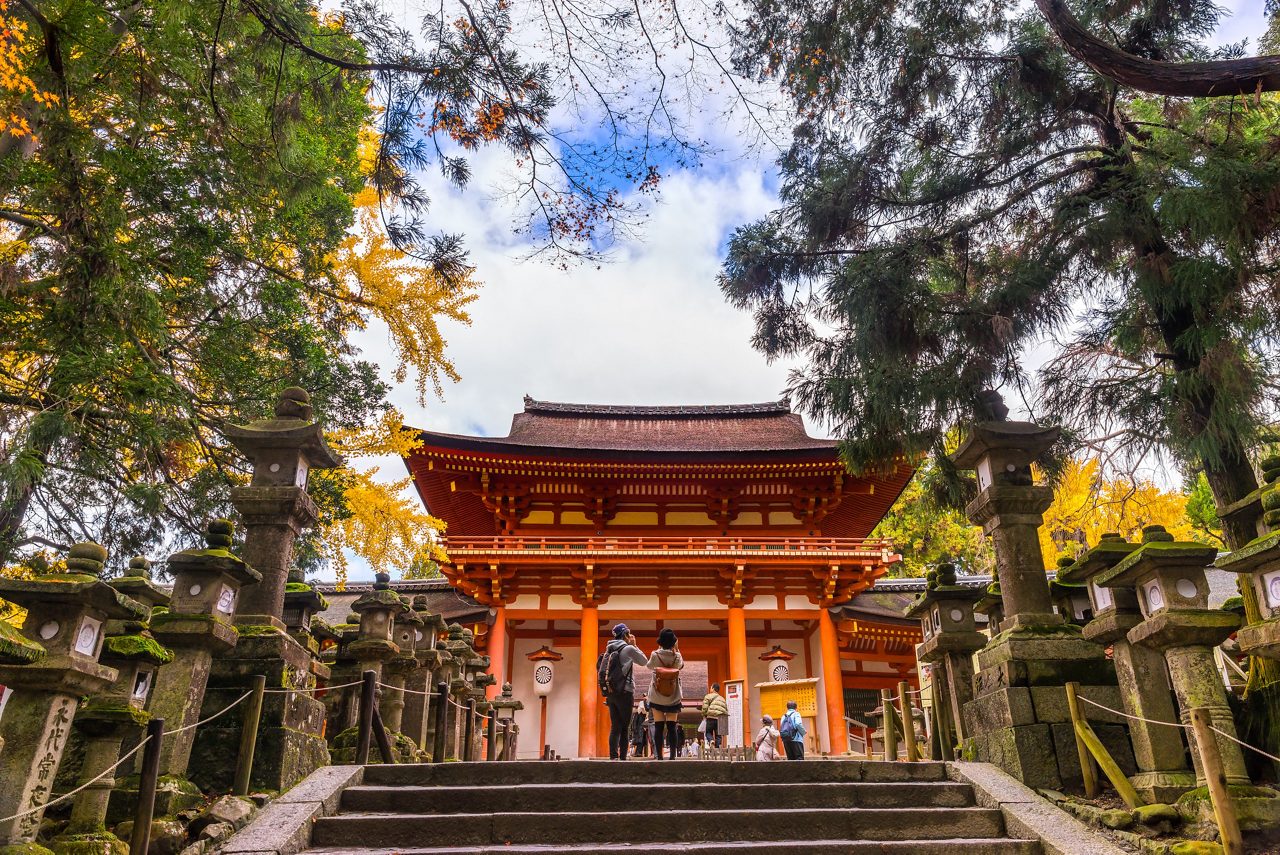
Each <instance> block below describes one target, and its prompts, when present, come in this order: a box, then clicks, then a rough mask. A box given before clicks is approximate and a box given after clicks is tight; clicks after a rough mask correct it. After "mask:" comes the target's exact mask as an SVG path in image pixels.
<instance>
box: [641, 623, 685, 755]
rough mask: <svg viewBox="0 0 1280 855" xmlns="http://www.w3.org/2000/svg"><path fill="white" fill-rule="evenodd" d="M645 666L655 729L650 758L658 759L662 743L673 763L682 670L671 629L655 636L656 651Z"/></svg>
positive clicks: (682, 660)
mask: <svg viewBox="0 0 1280 855" xmlns="http://www.w3.org/2000/svg"><path fill="white" fill-rule="evenodd" d="M647 664H648V666H649V670H651V671H653V682H652V683H651V684H650V685H649V708H650V709H651V710H653V721H654V728H655V732H654V735H653V752H654V757H656V758H657V759H658V760H661V759H662V745H663V743H664V742H665V743H666V744H667V747H668V748H669V749H670V751H671V754H670V757H671V759H672V760H674V759H676V757H677V756H678V755H677V751H678V749H679V743H678V742H677V739H678V736H677V735H676V733H677V731H678V730H679V728H680V726H679V725H678V724H677V723H676V722H677V720H678V719H679V718H680V707H681V704H680V701H681V694H680V669H681V668H683V667H684V658H683V657H681V655H680V645H679V640H678V639H677V638H676V633H675V630H673V629H671V627H664V628H663V630H662V632H660V633H658V649H657V650H655V651H653V655H652V656H650V657H649V661H648V663H647Z"/></svg>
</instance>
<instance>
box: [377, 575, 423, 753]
mask: <svg viewBox="0 0 1280 855" xmlns="http://www.w3.org/2000/svg"><path fill="white" fill-rule="evenodd" d="M401 599H403V598H401ZM419 639H422V640H423V641H425V640H426V635H425V633H424V632H423V621H422V616H421V615H419V614H418V613H417V612H415V611H414V610H413V608H412V607H411V606H410V604H409V603H405V610H404V611H403V612H401V613H400V615H399V617H397V618H396V622H395V640H396V646H397V647H399V648H400V652H399V653H397V654H396V655H395V656H392V657H391V659H390V660H388V661H387V664H386V669H385V670H386V683H387V686H388V687H389V688H388V689H387V693H386V696H385V698H384V703H383V709H384V713H383V717H382V719H383V723H384V724H385V725H386V727H387V729H388V730H390V731H393V732H395V733H400V732H401V727H402V724H403V718H404V707H405V693H404V689H405V680H406V679H407V678H408V677H409V675H411V674H413V673H414V672H415V671H417V670H418V669H419V668H421V667H422V666H421V664H420V663H419V662H418V658H417V656H416V655H415V650H416V649H417V646H418V641H419Z"/></svg>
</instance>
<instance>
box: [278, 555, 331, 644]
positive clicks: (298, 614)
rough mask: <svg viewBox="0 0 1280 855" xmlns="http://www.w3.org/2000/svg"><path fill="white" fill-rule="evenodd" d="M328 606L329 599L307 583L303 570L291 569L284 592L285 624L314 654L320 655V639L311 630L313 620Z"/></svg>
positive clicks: (296, 638) (294, 638)
mask: <svg viewBox="0 0 1280 855" xmlns="http://www.w3.org/2000/svg"><path fill="white" fill-rule="evenodd" d="M328 607H329V601H328V600H326V599H325V598H324V595H323V594H321V593H320V592H319V591H317V590H316V589H315V588H313V587H311V586H310V585H308V584H307V583H306V581H305V580H304V579H303V578H302V573H301V571H290V574H289V583H288V585H287V586H286V587H285V592H284V626H285V629H286V630H287V631H288V633H289V635H290V636H291V637H292V638H293V640H294V641H296V642H298V643H299V644H301V645H302V646H303V647H305V648H306V649H307V651H308V652H309V653H310V654H311V655H312V656H319V655H320V640H319V639H317V638H316V637H315V635H314V633H312V631H311V626H312V620H313V619H314V618H315V616H316V613H317V612H322V611H324V610H325V609H327V608H328Z"/></svg>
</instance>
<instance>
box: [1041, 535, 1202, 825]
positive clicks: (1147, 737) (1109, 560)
mask: <svg viewBox="0 0 1280 855" xmlns="http://www.w3.org/2000/svg"><path fill="white" fill-rule="evenodd" d="M1139 546H1140V544H1137V543H1129V542H1128V541H1126V540H1125V539H1124V538H1122V537H1121V536H1120V535H1118V534H1104V535H1102V538H1101V539H1100V540H1099V541H1098V544H1097V545H1096V546H1094V547H1093V548H1092V549H1090V550H1089V551H1087V552H1085V553H1084V554H1083V555H1081V556H1080V557H1079V558H1078V559H1077V560H1076V561H1075V563H1074V564H1072V565H1071V566H1069V567H1064V568H1062V569H1061V570H1059V571H1058V579H1059V580H1060V581H1063V582H1066V583H1069V584H1078V585H1083V586H1084V587H1085V589H1086V590H1087V591H1088V592H1089V598H1090V602H1091V603H1092V606H1093V620H1091V621H1089V622H1088V623H1087V624H1085V625H1084V627H1083V628H1082V629H1081V633H1082V634H1083V635H1084V637H1085V638H1087V639H1089V640H1090V641H1094V642H1097V643H1098V644H1104V645H1111V658H1112V661H1113V662H1114V663H1115V668H1116V678H1117V680H1118V681H1119V684H1120V699H1121V702H1122V703H1123V704H1124V706H1122V707H1120V709H1123V710H1124V711H1125V712H1126V713H1128V714H1129V715H1131V716H1134V717H1135V718H1133V719H1129V720H1127V724H1128V727H1129V738H1130V741H1131V742H1132V744H1133V757H1134V762H1135V764H1136V765H1137V767H1138V774H1136V775H1134V776H1132V777H1130V779H1129V780H1130V783H1132V784H1133V786H1134V789H1136V790H1137V791H1138V792H1139V793H1140V794H1142V795H1143V796H1144V797H1145V798H1146V799H1148V800H1149V801H1151V802H1160V803H1168V802H1171V801H1173V800H1174V799H1176V798H1177V797H1178V796H1180V795H1181V794H1182V793H1184V792H1186V791H1187V790H1189V789H1191V788H1192V787H1194V786H1195V776H1194V775H1193V774H1192V773H1191V770H1190V769H1189V768H1188V767H1187V761H1186V749H1185V748H1184V747H1183V742H1182V736H1181V734H1180V732H1179V730H1180V729H1179V728H1177V727H1169V726H1166V725H1160V724H1151V723H1149V722H1148V721H1145V720H1144V719H1150V720H1153V721H1157V722H1161V721H1163V722H1169V723H1170V724H1174V723H1176V722H1177V720H1178V713H1177V710H1176V709H1175V708H1174V705H1173V690H1172V688H1171V687H1170V684H1169V671H1168V669H1167V668H1166V667H1165V662H1164V654H1163V653H1161V652H1160V651H1158V650H1155V649H1153V648H1151V647H1146V646H1143V645H1134V644H1130V643H1129V639H1128V633H1129V631H1130V630H1131V629H1133V628H1134V627H1135V626H1137V625H1138V624H1139V623H1141V622H1142V614H1141V612H1140V611H1139V609H1138V597H1137V593H1136V592H1135V591H1134V590H1133V589H1132V588H1127V587H1116V588H1108V587H1103V586H1101V585H1099V584H1098V579H1099V577H1100V576H1101V575H1102V574H1103V573H1105V572H1106V571H1108V570H1110V569H1111V568H1113V567H1115V566H1116V565H1117V564H1119V563H1120V562H1121V561H1123V560H1125V559H1126V558H1128V557H1129V556H1130V555H1131V554H1132V553H1133V552H1134V551H1135V550H1136V549H1138V547H1139ZM1096 712H1097V710H1096V709H1089V710H1087V713H1088V714H1089V716H1090V717H1093V716H1094V714H1095V713H1096Z"/></svg>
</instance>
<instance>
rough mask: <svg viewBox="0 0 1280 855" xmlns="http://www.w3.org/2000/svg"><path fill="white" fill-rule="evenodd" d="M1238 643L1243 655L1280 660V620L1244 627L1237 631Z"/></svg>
mask: <svg viewBox="0 0 1280 855" xmlns="http://www.w3.org/2000/svg"><path fill="white" fill-rule="evenodd" d="M1236 643H1237V644H1239V645H1240V650H1241V652H1242V653H1248V654H1249V655H1250V656H1263V657H1265V658H1267V659H1280V618H1272V619H1271V620H1264V621H1263V622H1262V623H1254V624H1249V625H1248V626H1242V627H1240V629H1239V630H1237V631H1236Z"/></svg>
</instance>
